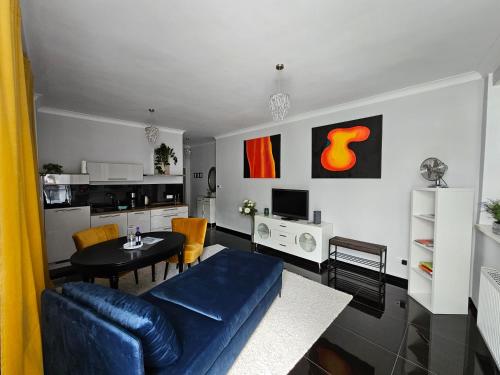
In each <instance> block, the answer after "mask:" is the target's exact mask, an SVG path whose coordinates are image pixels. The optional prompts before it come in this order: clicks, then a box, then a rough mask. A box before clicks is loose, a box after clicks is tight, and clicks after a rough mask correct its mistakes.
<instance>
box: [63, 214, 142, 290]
mask: <svg viewBox="0 0 500 375" xmlns="http://www.w3.org/2000/svg"><path fill="white" fill-rule="evenodd" d="M119 236H120V229H119V228H118V224H106V225H101V226H100V227H94V228H89V229H85V230H82V231H80V232H76V233H74V234H73V242H74V243H75V246H76V249H77V250H78V251H83V250H85V249H86V248H87V247H90V246H92V245H96V244H98V243H101V242H104V241H109V240H114V239H115V238H118V237H119ZM127 273H128V272H124V273H122V274H120V275H119V276H123V275H125V274H127ZM134 278H135V283H136V284H139V275H138V273H137V270H134ZM92 281H93V280H92Z"/></svg>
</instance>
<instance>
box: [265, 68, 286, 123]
mask: <svg viewBox="0 0 500 375" xmlns="http://www.w3.org/2000/svg"><path fill="white" fill-rule="evenodd" d="M283 69H285V65H283V64H277V65H276V70H277V71H278V92H277V93H276V94H273V95H271V97H270V98H269V109H270V110H271V115H272V116H273V120H274V121H281V120H283V119H284V118H285V117H286V115H287V113H288V109H290V95H288V94H285V93H284V92H282V91H281V77H280V72H281V71H282V70H283Z"/></svg>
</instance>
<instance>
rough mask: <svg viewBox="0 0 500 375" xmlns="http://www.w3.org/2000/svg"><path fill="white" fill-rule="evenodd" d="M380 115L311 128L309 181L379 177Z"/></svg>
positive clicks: (380, 158) (380, 154)
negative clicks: (311, 179) (310, 178)
mask: <svg viewBox="0 0 500 375" xmlns="http://www.w3.org/2000/svg"><path fill="white" fill-rule="evenodd" d="M381 164H382V115H380V116H373V117H367V118H363V119H359V120H353V121H346V122H343V123H338V124H333V125H326V126H320V127H317V128H313V129H312V174H311V175H312V177H313V178H380V177H381V173H382V172H381Z"/></svg>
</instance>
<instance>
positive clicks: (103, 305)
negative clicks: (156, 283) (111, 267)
mask: <svg viewBox="0 0 500 375" xmlns="http://www.w3.org/2000/svg"><path fill="white" fill-rule="evenodd" d="M63 295H65V296H67V297H69V298H71V299H73V300H74V301H77V302H79V303H80V304H82V305H85V306H88V307H90V308H91V309H93V310H94V311H96V312H97V313H98V314H100V315H101V316H103V317H105V318H106V319H108V320H109V321H112V322H114V323H116V324H119V325H120V326H122V327H123V328H125V329H126V330H128V331H129V332H131V333H133V334H134V335H136V336H137V337H138V338H139V339H140V340H141V343H142V347H143V354H144V363H145V366H146V367H164V366H167V365H169V364H171V363H173V362H175V361H176V360H177V359H178V358H179V356H180V355H181V346H180V344H179V341H178V338H177V335H176V333H175V330H174V328H173V327H172V325H171V324H170V322H169V321H168V318H167V317H166V316H165V314H164V313H163V312H162V311H161V309H159V308H158V307H156V306H154V305H152V304H150V303H148V302H147V301H145V300H143V299H141V298H138V297H135V296H133V295H130V294H127V293H123V292H121V291H119V290H115V289H110V288H106V287H104V286H101V285H96V284H89V283H82V282H76V283H67V284H64V286H63Z"/></svg>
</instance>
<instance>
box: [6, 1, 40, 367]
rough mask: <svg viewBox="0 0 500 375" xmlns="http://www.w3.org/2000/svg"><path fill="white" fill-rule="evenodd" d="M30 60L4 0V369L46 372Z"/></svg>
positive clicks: (16, 18) (16, 16)
mask: <svg viewBox="0 0 500 375" xmlns="http://www.w3.org/2000/svg"><path fill="white" fill-rule="evenodd" d="M32 120H33V91H32V82H31V69H30V66H29V62H28V61H27V60H26V59H25V58H24V57H23V49H22V42H21V13H20V9H19V2H18V0H0V172H1V177H0V357H1V358H0V364H1V367H0V372H1V373H2V374H4V375H17V374H43V360H42V344H41V335H40V293H41V291H42V290H43V289H44V288H45V272H46V269H45V268H46V267H45V265H46V262H45V255H44V247H43V239H42V230H41V220H40V218H41V216H40V215H41V212H40V206H39V202H38V188H39V187H38V173H37V160H36V144H35V134H34V133H35V132H34V126H33V121H32Z"/></svg>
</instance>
